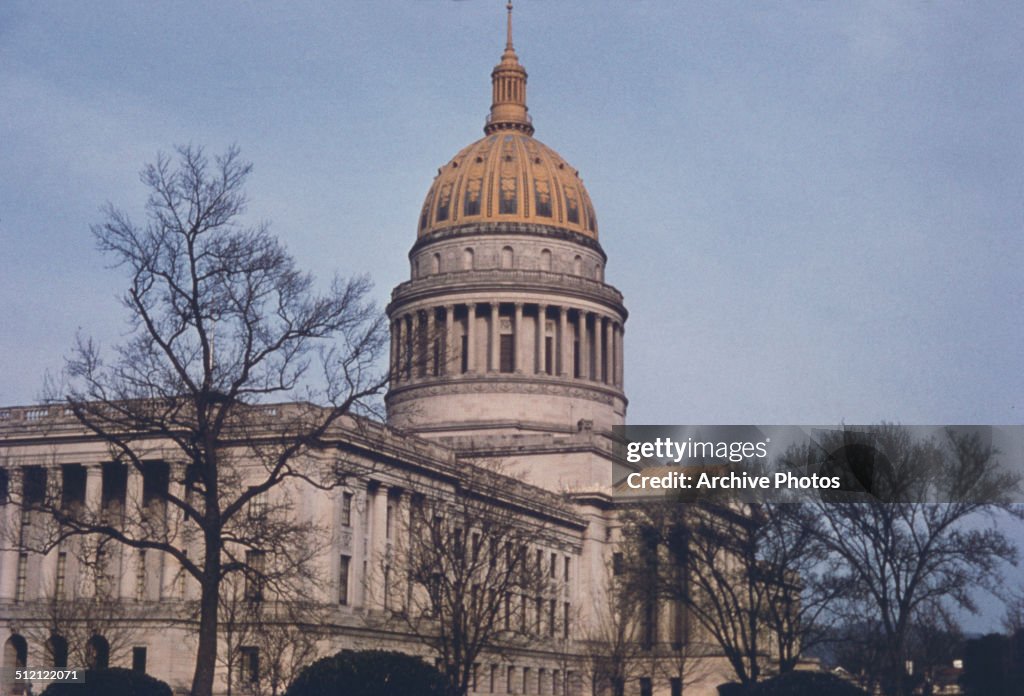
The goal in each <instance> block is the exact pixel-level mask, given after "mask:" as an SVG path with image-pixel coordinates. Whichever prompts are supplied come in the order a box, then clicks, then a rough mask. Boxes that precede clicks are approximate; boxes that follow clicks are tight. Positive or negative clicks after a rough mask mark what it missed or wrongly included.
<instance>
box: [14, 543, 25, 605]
mask: <svg viewBox="0 0 1024 696" xmlns="http://www.w3.org/2000/svg"><path fill="white" fill-rule="evenodd" d="M27 584H28V554H27V553H19V554H18V584H17V586H16V587H15V590H14V601H16V602H24V601H25V586H26V585H27Z"/></svg>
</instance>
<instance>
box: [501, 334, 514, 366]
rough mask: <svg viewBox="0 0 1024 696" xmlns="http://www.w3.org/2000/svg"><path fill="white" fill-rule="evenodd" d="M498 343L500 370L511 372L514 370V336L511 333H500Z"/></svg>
mask: <svg viewBox="0 0 1024 696" xmlns="http://www.w3.org/2000/svg"><path fill="white" fill-rule="evenodd" d="M499 338H500V343H499V349H500V352H499V358H500V360H499V363H500V364H499V366H498V370H499V371H500V372H512V371H514V370H515V336H513V335H512V334H501V336H500V337H499Z"/></svg>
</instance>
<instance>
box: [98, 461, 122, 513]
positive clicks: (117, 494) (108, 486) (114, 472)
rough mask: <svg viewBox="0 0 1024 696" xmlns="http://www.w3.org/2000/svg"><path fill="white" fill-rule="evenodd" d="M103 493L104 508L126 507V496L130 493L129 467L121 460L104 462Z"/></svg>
mask: <svg viewBox="0 0 1024 696" xmlns="http://www.w3.org/2000/svg"><path fill="white" fill-rule="evenodd" d="M102 488H103V495H102V503H103V508H104V509H109V508H113V507H116V508H120V509H122V510H123V509H124V500H125V496H126V495H127V493H128V467H127V466H125V465H124V464H121V463H120V462H105V463H104V464H103V486H102Z"/></svg>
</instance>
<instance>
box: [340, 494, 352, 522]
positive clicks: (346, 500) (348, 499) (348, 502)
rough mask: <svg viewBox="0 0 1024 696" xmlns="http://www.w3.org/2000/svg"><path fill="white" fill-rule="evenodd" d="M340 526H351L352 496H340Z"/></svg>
mask: <svg viewBox="0 0 1024 696" xmlns="http://www.w3.org/2000/svg"><path fill="white" fill-rule="evenodd" d="M341 526H342V527H351V526H352V494H351V493H342V494H341Z"/></svg>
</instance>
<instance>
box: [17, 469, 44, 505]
mask: <svg viewBox="0 0 1024 696" xmlns="http://www.w3.org/2000/svg"><path fill="white" fill-rule="evenodd" d="M21 471H22V482H21V486H22V488H21V492H22V497H23V498H24V500H25V507H26V508H31V507H37V506H40V505H42V504H43V503H44V502H46V469H44V468H43V467H41V466H26V467H24V468H23V469H22V470H21Z"/></svg>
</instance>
